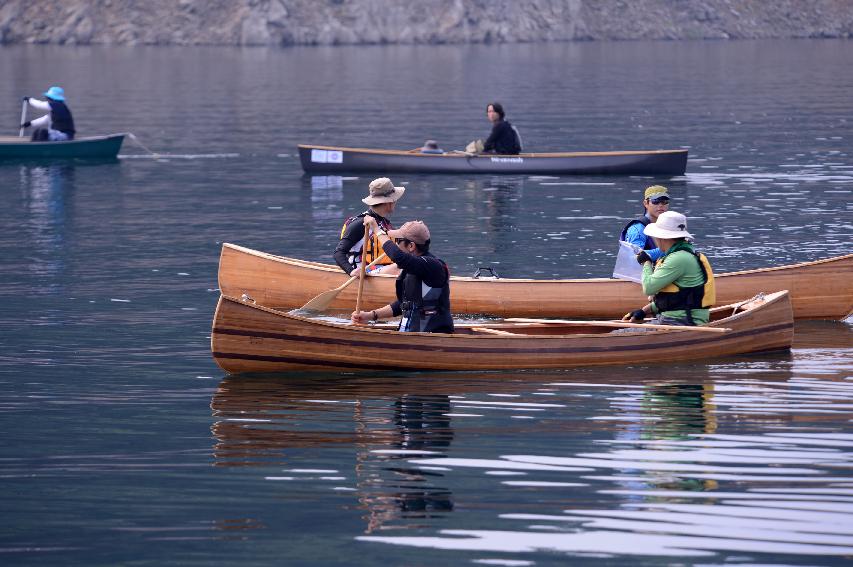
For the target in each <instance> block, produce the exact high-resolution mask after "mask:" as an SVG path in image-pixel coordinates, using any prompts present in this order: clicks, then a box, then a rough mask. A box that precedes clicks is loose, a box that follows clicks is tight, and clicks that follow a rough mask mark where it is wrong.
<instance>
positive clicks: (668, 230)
mask: <svg viewBox="0 0 853 567" xmlns="http://www.w3.org/2000/svg"><path fill="white" fill-rule="evenodd" d="M643 232H644V233H645V234H646V236H654V237H655V238H693V235H692V234H690V233H689V232H687V217H685V216H684V215H682V214H681V213H676V212H675V211H667V212H665V213H661V215H660V216H659V217H658V220H656V221H655V222H653V223H650V224H647V225H646V228H644V229H643Z"/></svg>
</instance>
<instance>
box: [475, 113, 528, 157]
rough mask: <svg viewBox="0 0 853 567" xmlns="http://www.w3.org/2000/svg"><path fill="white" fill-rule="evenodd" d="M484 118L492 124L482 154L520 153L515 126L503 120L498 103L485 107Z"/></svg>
mask: <svg viewBox="0 0 853 567" xmlns="http://www.w3.org/2000/svg"><path fill="white" fill-rule="evenodd" d="M486 116H488V117H489V121H490V122H491V123H492V132H491V134H489V137H488V138H486V141H485V142H484V143H483V152H484V153H487V154H500V155H518V154H519V153H521V136H519V134H518V130H516V129H515V126H513V125H512V124H510V123H509V121H507V120H504V118H505V116H506V113H505V112H504V107H503V106H502V105H501V104H500V103H499V102H493V103H490V104H489V105H488V106H486Z"/></svg>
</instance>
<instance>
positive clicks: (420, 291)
mask: <svg viewBox="0 0 853 567" xmlns="http://www.w3.org/2000/svg"><path fill="white" fill-rule="evenodd" d="M364 225H365V226H367V227H369V228H370V230H371V231H374V232H376V233H377V234H378V235H379V241H380V242H381V243H382V250H383V251H384V252H385V253H386V254H387V255H388V256H389V257H390V258H391V259H392V260H393V261H394V262H395V263H396V264H397V265H398V266H399V267H400V268H401V270H402V271H401V272H400V275H399V276H397V282H396V287H397V300H396V301H394V302H393V303H390V304H388V305H386V306H385V307H382V308H380V309H375V310H373V311H353V313H352V315H351V319H352V322H353V323H358V324H364V323H367V322H368V321H379V320H380V319H388V318H390V317H397V316H401V315H402V319H401V320H400V326H399V328H398V330H400V331H403V332H420V333H452V332H453V317H452V316H451V314H450V270H449V269H448V268H447V264H445V263H444V261H443V260H440V259H439V258H436V257H435V256H433V255H432V253H431V252H430V251H429V243H430V235H429V228H427V225H426V224H424V223H423V221H409V222H407V223H406V224H404V225H403V226H401V227H400V228H399V229H397V230H389V231H388V232H385V231H384V230H382V229H381V228H379V227H378V226H377V222H376V219H375V218H373V217H370V216H368V217H364Z"/></svg>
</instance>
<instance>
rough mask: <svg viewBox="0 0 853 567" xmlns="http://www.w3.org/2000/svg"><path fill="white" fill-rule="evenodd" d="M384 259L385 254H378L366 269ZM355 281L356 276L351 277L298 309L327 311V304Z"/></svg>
mask: <svg viewBox="0 0 853 567" xmlns="http://www.w3.org/2000/svg"><path fill="white" fill-rule="evenodd" d="M384 257H385V253H384V252H383V253H382V254H380V256H379V257H378V258H376V259H375V260H374V261H372V262H371V263H369V264H368V265H367V268H372V267H373V266H374V265H375V264H376V263H377V262H379V261H380V260H382V259H383V258H384ZM367 268H365V271H367ZM357 279H358V277H357V276H352V277H351V278H350V279H348V280H347V281H345V282H344V283H342V284H341V285H339V286H338V287H336V288H335V289H330V290H329V291H324V292H323V293H321V294H320V295H318V296H317V297H315V298H314V299H312V300H311V301H309V302H308V303H306V304H305V305H303V306H302V307H300V309H302V310H303V311H325V310H326V309H328V307H329V304H330V303H332V301H334V299H335V298H336V297H337V296H338V294H339V293H340V292H341V290H343V289H344V288H345V287H347V286H348V285H349V284H351V283H352V282H354V281H355V280H357Z"/></svg>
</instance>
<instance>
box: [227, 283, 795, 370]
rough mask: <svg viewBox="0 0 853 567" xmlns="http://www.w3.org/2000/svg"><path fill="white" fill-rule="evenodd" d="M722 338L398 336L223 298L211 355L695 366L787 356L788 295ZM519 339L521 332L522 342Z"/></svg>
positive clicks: (271, 363)
mask: <svg viewBox="0 0 853 567" xmlns="http://www.w3.org/2000/svg"><path fill="white" fill-rule="evenodd" d="M710 326H718V327H723V328H728V329H730V331H728V332H725V333H712V332H700V331H694V330H689V329H685V330H654V331H645V332H642V331H640V332H629V333H624V334H612V333H609V332H608V331H610V330H612V329H610V328H606V327H596V326H594V324H593V325H591V326H588V327H587V326H583V327H576V326H562V325H528V326H507V325H504V326H502V327H501V328H502V329H504V330H505V331H506V330H509V331H511V332H514V333H519V334H514V335H493V334H482V335H480V334H477V333H476V332H475V331H473V330H471V329H467V332H466V331H465V330H463V329H460V332H458V333H457V334H453V335H446V334H438V333H400V332H397V331H391V330H383V329H377V328H372V327H368V326H354V325H338V324H332V323H326V322H321V321H317V320H312V319H306V318H303V317H298V316H294V315H289V314H287V313H285V312H283V311H276V310H273V309H269V308H266V307H260V306H257V305H254V304H249V303H246V302H242V301H240V300H237V299H234V298H230V297H226V296H222V297H220V300H219V304H218V305H217V308H216V313H215V315H214V321H213V331H212V333H211V350H212V352H213V357H214V359H215V360H216V363H217V364H218V365H219V366H220V367H221V368H222V369H223V370H225V371H226V372H229V373H232V374H234V373H246V372H289V371H315V370H317V371H362V370H511V369H528V368H529V369H554V368H570V367H575V366H599V365H620V364H636V363H638V362H639V363H644V364H645V363H652V364H653V363H655V362H663V361H666V362H674V361H686V360H700V359H706V358H713V357H720V356H730V355H736V354H745V353H753V352H763V351H773V350H784V349H789V348H790V346H791V341H792V340H793V334H794V320H793V316H792V312H791V303H790V299H789V296H788V293H787V292H777V293H773V294H770V295H768V296H767V298H766V300H765V301H763V302H761V303H760V304H758V305H756V306H755V307H753V308H751V309H749V310H747V311H742V312H740V313H737V314H735V315H732V316H729V317H726V318H723V319H719V320H717V321H714V322H712V323H711V324H710ZM520 333H524V334H520Z"/></svg>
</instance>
